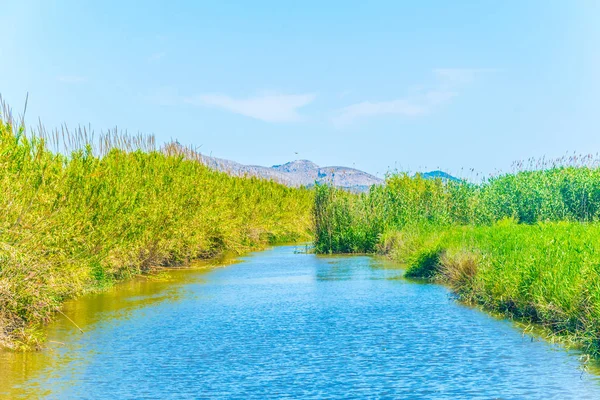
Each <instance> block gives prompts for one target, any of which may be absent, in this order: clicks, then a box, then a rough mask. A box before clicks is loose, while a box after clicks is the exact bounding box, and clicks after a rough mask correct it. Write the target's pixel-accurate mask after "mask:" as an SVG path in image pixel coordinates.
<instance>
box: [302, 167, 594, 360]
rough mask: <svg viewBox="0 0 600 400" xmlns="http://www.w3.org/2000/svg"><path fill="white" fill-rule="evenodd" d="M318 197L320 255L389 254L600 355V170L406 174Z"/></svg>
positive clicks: (411, 269) (410, 270)
mask: <svg viewBox="0 0 600 400" xmlns="http://www.w3.org/2000/svg"><path fill="white" fill-rule="evenodd" d="M316 199H317V201H318V204H317V205H316V207H315V213H314V215H315V230H316V232H318V234H317V236H316V237H315V242H316V244H315V247H316V250H317V252H347V251H348V249H351V251H352V252H356V251H361V252H373V251H381V252H384V253H386V254H388V255H390V256H391V257H393V258H395V259H397V260H399V261H400V262H402V263H403V264H404V265H406V276H408V277H411V276H412V277H422V278H429V279H432V280H437V281H442V282H444V283H447V284H448V285H449V286H450V287H451V288H452V289H453V290H454V291H455V292H456V293H457V295H458V296H459V297H460V298H461V299H462V300H464V301H466V302H472V303H477V304H481V305H483V306H484V307H486V308H488V309H490V310H494V311H498V312H502V313H506V314H507V315H509V316H512V317H516V318H520V319H524V320H526V321H530V322H535V323H538V324H542V325H544V326H546V327H547V328H548V329H549V330H550V331H552V332H554V333H555V334H556V335H562V336H566V337H568V338H569V339H572V340H574V342H575V343H579V344H581V345H583V347H584V349H585V350H586V351H587V352H588V353H590V354H594V355H596V356H600V339H598V338H600V223H598V221H599V220H600V169H598V168H596V167H590V166H573V165H571V166H557V165H554V166H552V167H551V168H548V169H541V170H533V171H521V172H517V173H514V174H506V175H502V176H498V177H495V178H491V179H489V180H487V181H485V182H483V183H482V184H479V185H474V184H470V183H467V182H460V181H459V182H454V181H443V180H441V179H432V180H427V179H423V178H422V177H421V176H418V175H417V176H415V177H410V176H408V175H406V174H399V175H392V176H389V177H388V178H387V180H386V185H385V186H381V187H377V188H372V189H371V191H370V192H369V193H368V194H363V195H353V194H350V193H342V192H341V191H339V190H336V189H332V188H320V191H319V192H318V193H317V197H316ZM356 232H359V233H361V234H357V233H356ZM364 232H368V233H369V234H368V235H366V234H364ZM365 238H369V240H366V239H365ZM373 238H377V239H375V241H373Z"/></svg>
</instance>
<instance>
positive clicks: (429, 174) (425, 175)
mask: <svg viewBox="0 0 600 400" xmlns="http://www.w3.org/2000/svg"><path fill="white" fill-rule="evenodd" d="M420 175H421V176H422V177H423V178H425V179H436V178H440V179H441V180H443V181H455V182H458V181H460V179H458V178H456V177H454V176H452V175H450V174H448V173H446V172H444V171H440V170H436V171H430V172H423V173H421V174H420Z"/></svg>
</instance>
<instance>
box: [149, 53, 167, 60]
mask: <svg viewBox="0 0 600 400" xmlns="http://www.w3.org/2000/svg"><path fill="white" fill-rule="evenodd" d="M166 55H167V53H165V52H164V51H161V52H158V53H154V54H152V55H150V57H148V61H158V60H160V59H161V58H165V56H166Z"/></svg>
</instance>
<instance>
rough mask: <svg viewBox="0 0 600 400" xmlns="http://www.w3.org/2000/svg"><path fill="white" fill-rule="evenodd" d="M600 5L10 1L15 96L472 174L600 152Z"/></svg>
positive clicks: (321, 153) (180, 133)
mask: <svg viewBox="0 0 600 400" xmlns="http://www.w3.org/2000/svg"><path fill="white" fill-rule="evenodd" d="M598 20H600V1H595V0H590V1H584V0H573V1H552V0H543V1H542V0H540V1H534V0H530V1H523V0H518V1H509V0H507V1H474V0H472V1H458V0H457V1H452V2H445V1H427V0H424V1H418V2H417V1H413V2H409V1H404V2H401V1H368V2H367V1H351V0H345V1H327V2H324V1H312V0H304V1H302V2H292V1H282V0H278V1H260V0H255V1H252V2H248V1H226V0H221V1H170V2H166V1H162V2H161V1H150V0H148V1H144V2H134V1H102V2H96V1H94V2H92V1H66V0H65V1H53V2H49V1H28V0H14V1H7V0H0V94H1V95H2V97H3V99H4V101H6V102H7V103H8V104H9V105H10V106H11V107H12V108H13V111H14V113H16V114H18V113H19V112H20V111H21V110H22V109H23V106H24V103H25V97H26V95H27V94H29V101H28V107H27V113H26V121H27V122H28V123H29V124H30V125H33V124H36V123H37V121H38V118H39V119H40V120H41V121H42V122H43V123H44V125H45V126H46V128H56V127H59V126H60V125H62V124H66V125H67V126H70V127H76V126H78V125H86V126H87V125H91V127H92V128H93V129H94V130H95V131H97V132H100V131H105V130H107V129H111V128H114V127H115V126H117V127H118V128H119V129H123V130H127V131H128V132H130V133H138V132H141V133H146V134H153V135H155V136H156V138H157V140H158V142H166V141H169V140H171V139H177V140H179V142H181V143H183V144H186V145H193V146H194V147H196V148H198V149H199V150H200V151H201V152H202V153H204V154H207V155H212V156H216V157H221V158H226V159H231V160H235V161H238V162H241V163H245V164H257V165H267V166H269V165H274V164H281V163H285V162H287V161H291V160H294V159H308V160H311V161H313V162H315V163H317V164H319V165H321V166H331V165H343V166H349V167H355V168H358V169H362V170H365V171H367V172H370V173H372V174H376V175H378V176H383V175H384V174H385V173H386V172H388V171H393V170H401V171H411V172H416V171H426V170H432V169H442V170H445V171H447V172H450V173H453V174H455V175H459V176H461V177H469V176H468V175H469V174H473V173H472V172H470V171H471V169H474V170H475V171H477V172H478V173H480V174H490V173H494V172H495V171H507V170H509V169H510V167H511V164H512V162H513V161H516V160H522V159H528V158H530V157H534V158H540V157H546V158H554V157H560V156H562V155H564V154H565V153H567V152H570V153H572V152H576V153H581V154H589V153H593V154H595V153H597V152H599V151H600V129H599V128H600V45H599V43H600V24H599V23H598Z"/></svg>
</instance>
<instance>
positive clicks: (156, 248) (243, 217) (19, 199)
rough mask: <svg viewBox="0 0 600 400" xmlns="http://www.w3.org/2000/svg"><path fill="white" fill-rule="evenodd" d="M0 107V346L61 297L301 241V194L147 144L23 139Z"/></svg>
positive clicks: (58, 136) (28, 335) (73, 137)
mask: <svg viewBox="0 0 600 400" xmlns="http://www.w3.org/2000/svg"><path fill="white" fill-rule="evenodd" d="M0 110H1V111H2V114H1V115H0V345H6V346H12V347H18V346H20V345H23V346H28V345H35V344H36V343H37V342H38V340H39V332H40V331H39V330H38V329H37V327H38V326H39V325H40V324H42V323H43V322H45V321H47V320H48V319H49V318H50V317H51V316H52V315H53V313H54V312H55V311H56V310H58V309H59V308H60V305H61V303H62V302H63V301H64V300H65V299H67V298H69V297H73V296H76V295H78V294H81V293H84V292H87V291H90V290H97V289H100V288H102V287H105V286H107V285H111V284H112V283H113V282H116V281H118V280H120V279H124V278H127V277H130V276H132V275H136V274H141V273H144V272H148V271H151V270H153V269H154V268H156V267H159V266H165V265H177V264H185V263H187V262H188V261H189V260H191V259H194V258H199V257H207V256H211V255H214V254H216V253H219V252H222V251H225V250H228V251H232V252H242V251H245V250H248V249H251V248H255V247H257V246H261V245H264V244H265V243H268V242H274V241H284V240H285V241H287V240H293V239H296V238H303V239H306V238H308V235H309V233H308V232H309V230H310V205H311V203H312V193H311V192H309V191H308V190H304V189H292V188H288V187H285V186H282V185H279V184H276V183H273V182H269V181H266V180H260V179H256V178H251V179H241V178H238V177H232V176H229V175H227V174H225V173H221V172H216V171H213V170H211V169H209V168H207V167H206V166H204V165H203V164H202V163H200V162H197V161H198V157H200V155H199V153H197V152H195V151H193V149H192V148H185V147H183V146H178V147H174V146H170V145H166V146H163V147H161V148H158V147H157V146H156V143H155V140H154V138H153V137H152V136H144V135H139V134H138V135H128V134H127V132H119V131H117V130H116V129H115V130H111V131H108V132H106V133H103V134H101V135H98V136H96V135H94V133H93V131H92V130H91V129H89V127H82V128H78V129H75V130H70V129H67V128H66V127H62V128H61V129H59V130H55V131H47V130H45V129H44V127H43V126H42V125H41V124H40V126H39V127H38V128H36V129H35V130H25V129H24V127H23V124H22V122H21V123H20V122H18V120H15V118H13V116H12V114H11V112H10V110H9V108H8V107H7V106H6V105H5V104H2V105H1V106H0Z"/></svg>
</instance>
